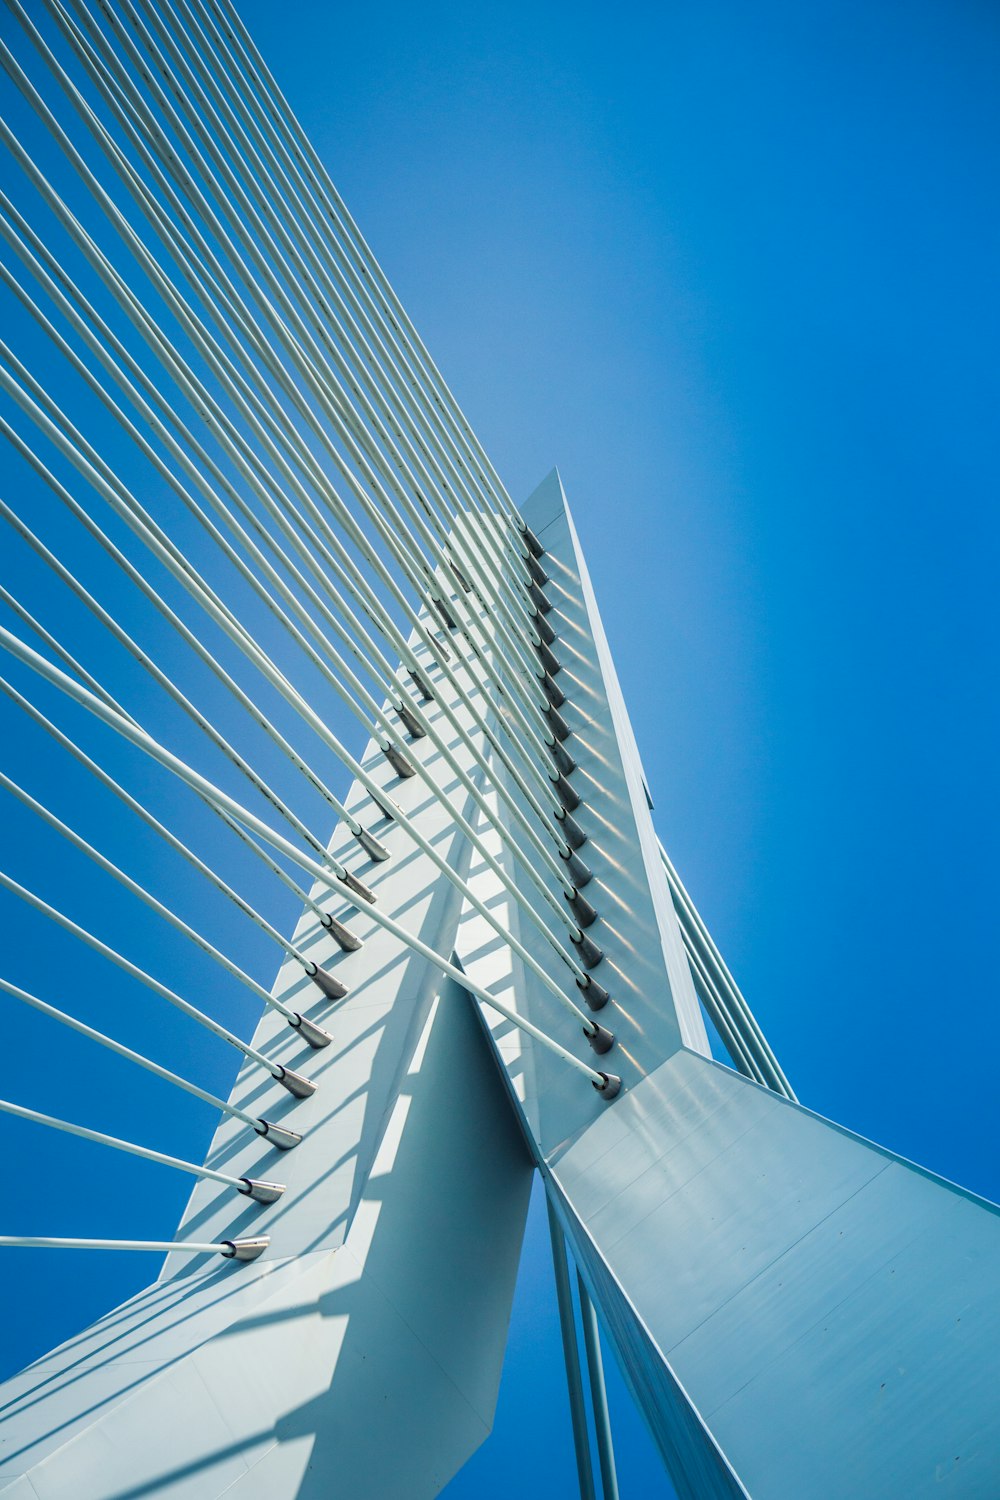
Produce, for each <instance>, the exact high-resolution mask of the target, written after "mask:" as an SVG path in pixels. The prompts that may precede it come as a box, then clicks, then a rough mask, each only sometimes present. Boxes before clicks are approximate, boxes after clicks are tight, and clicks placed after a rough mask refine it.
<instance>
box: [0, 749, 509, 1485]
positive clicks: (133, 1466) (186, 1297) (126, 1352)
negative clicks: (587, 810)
mask: <svg viewBox="0 0 1000 1500" xmlns="http://www.w3.org/2000/svg"><path fill="white" fill-rule="evenodd" d="M419 753H429V751H428V750H427V748H426V746H425V745H424V742H421V746H420V751H419ZM364 763H365V766H366V768H368V767H370V768H372V770H373V772H374V773H375V774H377V775H379V776H384V777H385V785H386V787H387V788H391V795H392V797H393V798H394V799H397V800H398V801H399V802H400V803H403V802H405V801H407V799H409V801H410V802H411V803H412V802H413V801H415V800H416V799H417V798H419V797H420V796H421V795H423V794H422V793H421V791H420V789H419V788H417V787H416V786H414V785H413V784H412V783H411V782H402V783H399V784H396V783H395V781H394V780H393V779H392V772H391V770H390V768H389V767H388V766H387V765H386V763H385V761H384V759H383V757H382V756H381V755H380V754H379V751H378V748H377V746H375V745H374V744H372V745H369V747H368V751H367V754H366V756H365V762H364ZM348 805H349V807H350V809H351V810H352V811H353V812H355V813H356V814H357V815H358V817H359V818H363V820H364V822H365V823H366V825H368V826H371V824H372V823H373V822H374V821H375V819H376V817H377V810H376V809H374V808H373V805H372V802H371V799H370V798H369V797H368V795H367V793H366V792H365V791H364V790H363V789H362V788H361V787H360V786H358V785H355V787H354V788H353V790H352V793H351V796H350V798H349V799H348ZM375 826H376V828H377V831H378V837H379V839H380V840H381V841H382V842H383V843H384V844H385V846H386V847H387V848H388V849H389V851H390V853H391V854H392V856H393V858H392V859H390V860H389V861H388V862H386V863H384V864H372V863H363V862H361V861H360V860H359V851H358V849H357V845H356V843H355V842H354V840H353V839H352V837H351V835H350V834H349V832H348V831H347V830H346V829H344V830H343V831H342V835H341V837H340V838H339V840H338V841H337V842H335V845H334V852H335V853H336V854H337V856H338V857H339V858H341V859H343V861H344V862H345V863H347V864H348V865H350V866H352V867H353V869H354V872H355V873H356V874H358V875H360V876H363V878H364V880H365V882H366V884H368V885H369V886H370V887H371V889H372V891H373V892H374V894H375V896H376V898H377V899H378V901H379V902H380V903H383V904H385V905H386V906H388V907H390V908H391V909H392V910H398V909H399V908H400V907H403V908H405V909H406V910H407V920H408V923H409V926H410V928H411V930H413V931H415V932H417V933H418V934H422V935H423V936H424V937H425V938H427V939H428V940H432V941H433V942H434V944H435V946H440V947H442V948H443V949H444V950H445V951H450V944H451V941H452V934H453V933H454V929H455V924H456V921H457V901H456V899H455V895H454V892H453V891H452V890H451V888H450V887H448V886H445V885H443V883H442V881H441V879H440V876H439V874H438V872H437V870H436V869H435V868H434V867H433V866H432V865H431V864H430V862H429V861H428V860H426V858H425V857H424V856H422V855H420V854H419V852H415V851H414V850H413V847H412V845H408V843H407V841H406V840H405V839H404V837H403V835H402V833H401V831H400V830H399V829H398V828H396V827H394V826H393V825H392V824H391V823H390V822H389V820H388V819H384V820H383V821H382V822H380V823H376V825H375ZM423 826H425V827H426V826H429V825H428V824H424V825H423ZM433 836H434V837H435V839H440V840H441V841H442V844H443V846H444V847H445V848H447V849H449V850H450V855H451V857H453V858H454V859H455V861H456V864H457V865H458V866H459V867H462V866H463V865H464V864H467V862H468V849H467V848H465V847H464V846H463V841H462V840H461V838H460V837H459V836H457V835H456V831H455V830H454V828H453V827H451V826H450V825H449V823H448V820H447V819H445V818H443V817H442V818H440V819H439V821H438V824H437V826H436V828H434V829H433ZM313 894H314V898H315V899H316V900H317V901H322V902H324V904H327V905H328V904H329V894H328V893H327V892H326V891H325V890H324V889H323V888H321V887H317V888H316V890H315V891H314V893H313ZM365 907H366V903H364V902H359V906H358V909H357V910H356V911H355V910H353V909H351V910H348V909H347V908H346V907H345V908H343V909H336V908H331V909H332V910H334V914H335V915H336V916H338V917H340V918H342V919H344V920H345V921H348V922H349V924H350V927H351V929H352V930H353V931H354V932H355V933H356V934H357V935H358V936H359V937H361V938H362V939H363V943H364V946H363V947H362V948H360V949H359V950H358V951H355V952H353V953H342V952H341V951H340V949H339V948H338V946H337V944H336V943H335V942H334V940H333V938H332V937H331V936H330V935H329V933H328V932H327V930H326V929H324V928H323V927H321V926H320V924H319V923H318V922H317V921H316V919H315V918H314V917H313V916H312V914H311V913H310V912H308V911H307V912H306V914H305V915H304V916H303V918H302V921H301V922H300V924H299V927H298V929H297V933H296V940H297V942H298V943H299V945H300V947H301V948H302V949H303V950H304V951H306V952H307V953H308V954H309V955H310V957H311V958H312V959H313V960H314V961H315V962H316V963H318V964H320V965H322V966H323V967H324V968H325V969H326V970H328V971H329V972H331V973H335V974H336V975H337V977H338V978H340V979H342V980H343V981H344V982H345V983H346V984H348V986H349V989H350V993H349V995H348V997H347V998H346V999H345V1000H342V1001H340V1002H339V1003H338V1004H337V1005H336V1007H335V1008H334V1007H333V1006H331V1004H330V1003H329V1002H328V1001H327V1000H326V999H325V998H323V997H321V996H320V995H319V994H318V992H315V991H313V990H311V989H310V988H309V981H308V980H305V979H304V978H303V975H302V971H301V969H300V968H297V967H296V966H295V965H294V964H292V963H289V964H286V966H285V967H284V968H283V969H282V971H281V973H280V974H279V976H278V981H277V984H276V986H275V993H276V994H277V995H280V996H281V998H282V999H284V1000H286V1001H287V1002H288V1003H290V1004H291V1003H293V1002H294V1004H295V1005H296V1006H297V1007H298V1008H300V1009H301V1010H303V1011H304V1012H305V1014H306V1015H307V1017H308V1018H310V1019H312V1020H314V1021H316V1022H317V1023H318V1024H321V1025H322V1026H324V1027H325V1028H327V1029H328V1030H329V1031H331V1032H332V1033H333V1035H334V1041H333V1043H332V1045H330V1046H329V1047H327V1048H326V1049H325V1050H323V1051H320V1052H315V1053H312V1054H311V1055H309V1062H308V1071H309V1072H310V1074H311V1076H312V1078H313V1079H315V1080H316V1081H317V1083H318V1087H317V1089H316V1092H315V1094H314V1095H313V1096H312V1097H311V1098H309V1099H306V1100H301V1101H295V1100H293V1099H292V1098H291V1097H290V1096H289V1095H288V1094H287V1093H285V1092H284V1091H283V1090H282V1089H281V1087H280V1086H279V1084H278V1083H277V1082H273V1083H272V1084H271V1085H270V1086H265V1088H264V1092H263V1094H262V1093H261V1085H260V1082H259V1077H260V1075H259V1072H258V1073H256V1074H254V1073H251V1072H249V1071H244V1072H243V1073H242V1074H241V1075H240V1078H239V1079H238V1080H237V1083H236V1087H235V1089H234V1091H233V1096H232V1097H233V1101H234V1102H236V1103H238V1104H240V1105H242V1106H246V1107H247V1108H252V1109H253V1110H254V1112H259V1113H261V1114H264V1115H266V1116H267V1117H268V1118H269V1119H271V1120H272V1121H274V1122H276V1123H278V1124H279V1125H281V1126H288V1127H293V1128H294V1129H295V1130H296V1131H297V1132H301V1133H302V1135H303V1140H302V1143H301V1145H299V1146H297V1147H296V1148H295V1149H294V1150H291V1151H287V1152H282V1153H279V1152H277V1151H274V1150H273V1149H272V1148H271V1147H270V1146H269V1144H268V1143H267V1141H266V1140H263V1139H261V1138H260V1137H252V1136H251V1133H250V1132H247V1131H246V1130H245V1129H243V1130H240V1129H239V1128H238V1122H233V1121H231V1120H228V1121H225V1122H224V1123H223V1124H222V1125H221V1126H220V1128H219V1130H218V1133H217V1135H216V1138H215V1141H214V1143H213V1145H212V1148H211V1151H210V1153H209V1157H208V1161H209V1163H210V1164H211V1165H219V1164H222V1163H225V1168H226V1170H227V1171H228V1172H232V1173H237V1174H242V1173H246V1174H247V1175H248V1176H253V1177H258V1178H259V1177H267V1176H276V1175H280V1177H281V1178H282V1179H283V1181H284V1182H285V1183H286V1184H287V1192H286V1194H285V1196H284V1198H283V1199H282V1200H280V1201H279V1203H277V1204H276V1205H273V1206H272V1207H270V1208H262V1207H260V1206H258V1205H256V1204H247V1202H246V1200H245V1199H240V1198H238V1197H237V1198H236V1201H235V1202H234V1197H235V1196H236V1195H234V1194H232V1193H231V1192H227V1191H225V1190H220V1189H219V1187H218V1185H217V1184H215V1183H212V1182H206V1183H201V1184H199V1186H198V1187H197V1188H196V1189H195V1191H194V1193H193V1194H192V1198H191V1202H190V1205H189V1209H188V1212H187V1214H186V1216H185V1219H184V1222H183V1223H182V1225H181V1228H180V1230H179V1232H178V1239H179V1240H182V1241H183V1240H184V1239H189V1240H196V1241H216V1240H220V1241H221V1240H225V1239H231V1238H235V1237H237V1236H244V1235H251V1234H262V1233H263V1234H266V1235H267V1236H268V1237H269V1239H270V1246H269V1248H268V1251H267V1253H266V1255H265V1256H263V1257H262V1258H260V1259H258V1260H256V1261H254V1262H253V1264H249V1265H237V1264H236V1263H234V1262H232V1261H229V1262H226V1261H221V1260H220V1259H219V1257H217V1256H216V1257H214V1258H210V1257H207V1256H201V1257H198V1258H196V1259H194V1260H193V1261H192V1257H190V1256H187V1257H185V1256H182V1255H180V1254H177V1255H174V1256H171V1257H170V1258H168V1261H167V1263H166V1266H165V1267H164V1271H163V1274H162V1276H161V1278H160V1279H159V1280H158V1281H156V1282H154V1283H153V1285H151V1286H150V1287H149V1288H148V1289H147V1290H146V1291H145V1292H141V1293H140V1294H139V1295H138V1296H136V1297H134V1298H132V1299H131V1301H129V1302H128V1303H126V1304H124V1305H123V1306H122V1307H119V1308H117V1309H115V1310H114V1311H113V1312H111V1313H109V1314H108V1315H107V1316H106V1317H105V1318H103V1319H101V1320H100V1321H99V1322H98V1323H97V1324H95V1325H94V1326H93V1327H92V1328H91V1329H89V1330H87V1331H86V1332H85V1333H83V1334H81V1335H80V1336H78V1337H77V1338H74V1339H72V1340H71V1341H70V1342H69V1343H68V1344H66V1345H64V1346H62V1347H61V1348H59V1349H56V1350H55V1351H54V1352H53V1353H51V1354H50V1355H47V1356H46V1357H45V1358H44V1359H42V1360H39V1361H38V1362H37V1363H36V1364H34V1365H32V1366H30V1367H29V1368H28V1369H27V1370H25V1371H24V1372H22V1374H21V1375H19V1376H17V1377H15V1378H14V1379H13V1380H11V1381H8V1382H7V1383H6V1384H5V1385H4V1386H3V1387H2V1388H0V1409H2V1412H3V1424H2V1445H3V1446H2V1448H0V1489H4V1487H5V1486H12V1487H11V1488H10V1489H9V1490H8V1489H4V1493H10V1494H11V1496H12V1500H13V1497H14V1496H16V1497H17V1500H21V1497H22V1496H25V1497H35V1496H53V1497H55V1496H58V1497H68V1496H73V1497H74V1500H111V1497H112V1496H114V1497H117V1500H126V1497H135V1500H138V1497H139V1496H147V1495H156V1496H157V1497H163V1500H166V1497H173V1496H178V1497H179V1496H181V1495H183V1496H184V1497H185V1500H191V1497H195V1496H197V1497H205V1500H208V1497H215V1496H219V1495H222V1494H223V1493H225V1494H226V1495H227V1496H234V1497H235V1496H240V1497H244V1496H245V1497H247V1500H251V1497H252V1500H276V1497H281V1496H289V1497H291V1496H297V1497H316V1500H320V1497H322V1500H328V1497H330V1496H339V1495H343V1496H345V1497H347V1496H350V1497H351V1500H357V1497H362V1496H363V1497H371V1500H376V1497H377V1500H381V1497H389V1496H394V1495H399V1496H404V1495H405V1496H407V1497H413V1500H418V1497H421V1496H423V1497H428V1500H429V1497H431V1496H433V1495H436V1494H437V1493H438V1492H439V1490H440V1489H441V1488H443V1486H444V1485H445V1484H446V1483H447V1481H448V1480H449V1479H450V1478H451V1476H452V1475H453V1474H454V1473H455V1472H456V1471H457V1470H458V1469H459V1468H460V1467H461V1465H462V1464H463V1463H464V1462H465V1460H466V1459H467V1458H468V1457H469V1455H470V1454H471V1453H472V1452H474V1451H475V1449H476V1448H477V1447H478V1446H479V1445H480V1443H481V1442H482V1441H483V1440H484V1438H485V1437H486V1436H487V1435H488V1433H489V1431H490V1427H491V1425H492V1420H493V1411H494V1406H495V1402H496V1394H497V1389H498V1384H499V1378H500V1368H501V1363H502V1359H503V1352H504V1347H505V1344H506V1335H507V1325H508V1321H509V1316H510V1305H511V1299H512V1296H513V1290H514V1281H515V1277H516V1272H517V1264H518V1258H519V1253H520V1246H521V1239H522V1235H523V1229H524V1222H525V1217H526V1214H527V1204H528V1196H529V1191H530V1185H531V1179H532V1171H533V1164H532V1161H531V1157H530V1154H529V1153H528V1151H527V1149H526V1147H525V1144H524V1140H523V1137H522V1135H521V1133H520V1130H519V1128H518V1125H517V1123H516V1120H515V1118H514V1116H513V1114H512V1113H511V1110H510V1107H509V1103H508V1100H507V1098H506V1097H505V1092H504V1090H503V1088H502V1086H501V1083H500V1080H499V1078H498V1075H497V1072H496V1068H495V1066H494V1064H493V1061H492V1059H491V1057H490V1051H489V1048H488V1045H487V1043H486V1041H485V1039H484V1036H483V1032H482V1028H481V1026H480V1024H479V1022H478V1020H477V1018H476V1015H475V1013H474V1011H473V1010H472V1009H471V1007H470V1006H469V1003H468V999H467V997H466V995H465V993H464V992H463V991H462V990H461V989H459V988H458V987H457V986H456V985H455V984H454V982H451V981H448V980H446V979H443V978H442V976H441V975H440V973H438V972H437V971H436V970H435V969H434V968H433V967H432V966H431V965H429V964H428V963H427V962H426V960H424V959H422V958H420V957H418V956H416V955H414V954H413V953H411V952H409V951H408V950H407V949H404V948H403V947H401V945H400V944H399V942H398V941H397V940H395V939H394V938H392V937H391V936H390V935H389V934H388V933H386V932H385V931H383V930H381V929H379V928H378V927H377V926H376V924H375V923H374V921H373V920H371V919H370V918H368V919H366V915H365ZM254 1043H255V1045H256V1046H258V1047H259V1048H260V1049H261V1050H262V1051H263V1052H265V1053H266V1055H267V1056H268V1057H269V1058H272V1059H274V1060H275V1061H276V1062H280V1063H282V1064H283V1065H285V1066H288V1067H291V1068H294V1069H299V1068H301V1067H302V1065H303V1058H304V1055H308V1053H307V1049H306V1048H305V1047H304V1046H303V1044H302V1043H301V1041H300V1040H299V1038H298V1037H297V1036H296V1034H295V1033H294V1032H293V1031H291V1030H290V1029H289V1028H288V1027H287V1026H286V1025H284V1024H283V1022H282V1020H281V1018H280V1017H278V1016H276V1015H275V1013H274V1012H268V1013H267V1014H266V1015H265V1016H264V1019H263V1020H262V1021H261V1023H260V1025H259V1026H258V1029H257V1032H256V1034H255V1037H254ZM248 1137H250V1138H248Z"/></svg>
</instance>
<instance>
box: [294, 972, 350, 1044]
mask: <svg viewBox="0 0 1000 1500" xmlns="http://www.w3.org/2000/svg"><path fill="white" fill-rule="evenodd" d="M306 973H307V974H308V975H309V978H310V979H311V980H312V982H313V984H315V985H317V986H318V987H319V989H321V990H322V991H323V994H324V995H325V996H326V998H327V999H328V1000H343V998H344V996H345V995H346V994H347V985H346V984H341V982H340V980H339V979H334V977H333V975H332V974H328V973H327V972H326V970H325V969H321V968H320V966H319V964H310V966H309V968H308V969H307V970H306ZM299 1019H300V1020H301V1017H300V1018H299ZM304 1034H305V1033H303V1035H304ZM320 1045H321V1046H324V1047H325V1046H326V1043H325V1042H322V1043H321V1044H320Z"/></svg>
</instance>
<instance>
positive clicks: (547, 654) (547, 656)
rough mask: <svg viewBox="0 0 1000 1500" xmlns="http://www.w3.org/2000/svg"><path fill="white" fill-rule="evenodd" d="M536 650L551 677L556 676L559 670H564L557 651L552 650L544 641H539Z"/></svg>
mask: <svg viewBox="0 0 1000 1500" xmlns="http://www.w3.org/2000/svg"><path fill="white" fill-rule="evenodd" d="M535 650H536V651H537V652H538V656H539V660H540V661H541V663H542V666H543V667H544V668H545V670H546V672H547V673H548V675H549V676H550V677H554V676H555V675H556V673H557V672H561V671H562V662H561V661H560V660H559V658H558V656H556V654H555V652H553V651H550V649H549V647H548V646H546V644H545V642H544V641H539V642H538V645H537V646H536V647H535Z"/></svg>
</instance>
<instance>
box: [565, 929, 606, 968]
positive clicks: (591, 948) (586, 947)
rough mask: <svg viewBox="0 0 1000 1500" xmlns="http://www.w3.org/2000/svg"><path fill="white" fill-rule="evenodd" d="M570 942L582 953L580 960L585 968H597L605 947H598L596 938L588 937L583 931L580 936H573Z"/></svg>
mask: <svg viewBox="0 0 1000 1500" xmlns="http://www.w3.org/2000/svg"><path fill="white" fill-rule="evenodd" d="M570 942H571V943H572V944H573V946H574V948H575V949H576V951H577V953H578V954H579V955H580V962H581V963H582V964H583V967H584V968H585V969H596V968H597V965H598V964H599V963H600V962H601V960H602V959H603V957H604V950H603V948H598V946H597V944H596V943H595V942H594V939H593V938H591V937H588V936H587V934H586V933H585V932H581V933H580V936H579V937H578V938H575V937H571V938H570Z"/></svg>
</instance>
